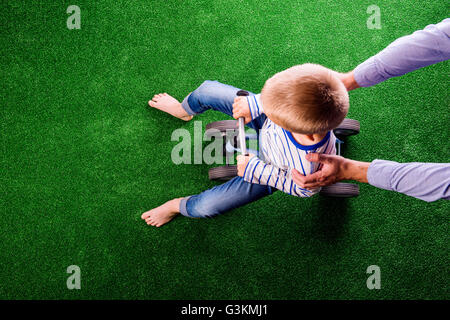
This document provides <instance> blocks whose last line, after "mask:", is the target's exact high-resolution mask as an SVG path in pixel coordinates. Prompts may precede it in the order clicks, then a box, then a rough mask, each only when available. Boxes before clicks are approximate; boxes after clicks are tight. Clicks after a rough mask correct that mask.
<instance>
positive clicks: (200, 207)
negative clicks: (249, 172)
mask: <svg viewBox="0 0 450 320" xmlns="http://www.w3.org/2000/svg"><path fill="white" fill-rule="evenodd" d="M274 190H276V189H273V188H272V187H270V186H265V185H260V184H252V183H248V182H246V181H244V179H243V178H242V177H235V178H233V179H231V180H230V181H228V182H225V183H224V184H221V185H218V186H215V187H213V188H211V189H209V190H206V191H203V192H202V193H200V194H197V195H194V196H190V197H186V198H183V199H181V202H180V213H181V214H182V215H184V216H187V217H191V218H210V217H213V216H216V215H219V214H222V213H225V212H227V211H230V210H233V209H236V208H238V207H242V206H244V205H246V204H248V203H250V202H253V201H256V200H258V199H261V198H263V197H265V196H268V195H270V194H272V192H273V191H274Z"/></svg>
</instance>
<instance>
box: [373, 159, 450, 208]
mask: <svg viewBox="0 0 450 320" xmlns="http://www.w3.org/2000/svg"><path fill="white" fill-rule="evenodd" d="M367 179H368V180H369V183H370V184H371V185H372V186H375V187H377V188H381V189H386V190H392V191H397V192H400V193H404V194H406V195H408V196H411V197H415V198H418V199H421V200H424V201H427V202H432V201H436V200H439V199H446V200H449V199H450V163H421V162H411V163H398V162H394V161H386V160H374V161H372V163H371V164H370V166H369V170H368V171H367Z"/></svg>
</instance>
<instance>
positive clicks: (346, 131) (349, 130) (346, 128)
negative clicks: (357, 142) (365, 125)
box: [333, 118, 360, 137]
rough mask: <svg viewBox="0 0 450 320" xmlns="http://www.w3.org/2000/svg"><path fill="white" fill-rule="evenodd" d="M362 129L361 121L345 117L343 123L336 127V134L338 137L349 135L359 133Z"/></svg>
mask: <svg viewBox="0 0 450 320" xmlns="http://www.w3.org/2000/svg"><path fill="white" fill-rule="evenodd" d="M359 130H360V127H359V121H358V120H353V119H348V118H345V119H344V121H342V122H341V124H340V125H339V126H338V127H337V128H336V129H334V130H333V131H334V134H335V135H336V136H338V137H348V136H353V135H355V134H358V133H359Z"/></svg>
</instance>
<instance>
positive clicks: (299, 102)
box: [142, 64, 349, 227]
mask: <svg viewBox="0 0 450 320" xmlns="http://www.w3.org/2000/svg"><path fill="white" fill-rule="evenodd" d="M238 91H239V89H238V88H235V87H232V86H229V85H225V84H221V83H219V82H217V81H205V82H204V83H203V84H202V85H201V86H200V87H198V88H197V89H196V90H195V91H193V92H192V93H190V94H189V95H188V96H187V97H186V98H185V99H184V100H183V101H182V102H181V103H180V102H178V101H177V100H176V99H174V98H173V97H171V96H169V95H168V94H166V93H163V94H158V95H155V96H154V97H153V99H152V100H151V101H149V105H150V106H151V107H154V108H157V109H160V110H162V111H164V112H167V113H169V114H171V115H173V116H175V117H177V118H179V119H182V120H185V121H189V120H191V119H192V117H193V116H194V115H196V114H199V113H202V112H205V111H206V110H209V109H213V110H217V111H221V112H223V113H225V114H227V115H230V116H233V117H234V118H236V119H238V118H239V117H244V118H245V122H246V123H247V125H248V126H249V127H251V128H253V129H255V130H257V131H259V139H260V141H259V145H260V151H259V156H258V157H257V156H255V155H249V156H243V155H239V156H238V159H237V160H238V176H237V177H235V178H233V179H232V180H230V181H228V182H226V183H224V184H222V185H219V186H215V187H213V188H211V189H209V190H206V191H204V192H202V193H200V194H197V195H193V196H190V197H185V198H176V199H173V200H170V201H168V202H166V203H164V204H163V205H161V206H159V207H157V208H155V209H152V210H150V211H147V212H145V213H143V214H142V219H144V220H145V221H146V223H147V224H148V225H152V226H155V227H160V226H162V225H164V224H165V223H167V222H169V221H170V220H172V219H173V218H174V217H175V216H176V215H178V214H180V213H181V214H182V215H184V216H187V217H194V218H203V217H212V216H215V215H218V214H222V213H224V212H227V211H229V210H232V209H235V208H237V207H240V206H243V205H245V204H247V203H250V202H252V201H256V200H258V199H260V198H262V197H264V196H267V195H270V194H272V192H273V191H275V190H277V189H278V190H281V191H283V192H285V193H288V194H290V195H294V196H298V197H310V196H312V195H314V194H315V193H317V192H318V191H319V189H315V190H307V189H303V188H300V187H299V186H298V185H296V184H295V183H294V182H293V180H292V174H291V170H292V169H293V168H295V169H297V170H298V171H299V172H300V173H302V174H304V175H307V174H310V173H313V172H315V171H317V170H318V167H319V166H318V165H317V164H315V163H311V162H309V161H307V160H306V159H305V155H306V154H307V153H310V152H316V153H327V154H335V153H336V149H335V141H336V138H335V136H334V134H333V132H332V131H331V130H332V129H334V128H336V127H337V126H338V125H339V124H340V123H341V122H342V121H343V120H344V118H345V116H346V115H347V112H348V107H349V98H348V93H347V90H346V89H345V86H344V85H343V83H342V82H341V81H340V80H339V79H338V78H337V77H336V76H335V73H334V72H333V71H331V70H329V69H327V68H325V67H322V66H320V65H315V64H303V65H298V66H294V67H291V68H289V69H287V70H284V71H282V72H279V73H277V74H275V75H274V76H273V77H271V78H270V79H268V80H267V81H266V83H265V84H264V87H263V89H262V92H261V94H257V95H254V94H250V96H248V97H236V93H237V92H238Z"/></svg>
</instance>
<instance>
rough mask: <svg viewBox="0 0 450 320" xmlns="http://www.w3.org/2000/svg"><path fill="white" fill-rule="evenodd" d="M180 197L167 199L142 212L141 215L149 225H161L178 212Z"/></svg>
mask: <svg viewBox="0 0 450 320" xmlns="http://www.w3.org/2000/svg"><path fill="white" fill-rule="evenodd" d="M181 199H182V198H177V199H173V200H170V201H167V202H166V203H164V204H163V205H161V206H159V207H157V208H155V209H152V210H150V211H147V212H144V213H143V214H142V216H141V218H142V219H143V220H145V222H146V223H147V224H148V225H149V226H150V225H151V226H155V227H161V226H162V225H164V224H166V223H167V222H169V221H170V220H172V219H173V218H174V217H175V216H176V215H178V214H179V213H180V201H181Z"/></svg>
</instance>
